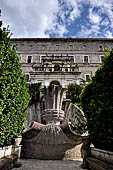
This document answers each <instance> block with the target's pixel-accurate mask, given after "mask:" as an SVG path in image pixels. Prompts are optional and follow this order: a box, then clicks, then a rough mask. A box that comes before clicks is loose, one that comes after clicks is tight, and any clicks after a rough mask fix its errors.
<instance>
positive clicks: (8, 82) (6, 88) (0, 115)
mask: <svg viewBox="0 0 113 170" xmlns="http://www.w3.org/2000/svg"><path fill="white" fill-rule="evenodd" d="M10 36H11V34H10V31H9V29H8V28H7V29H6V28H2V22H1V21H0V146H3V145H9V144H11V142H12V140H13V138H14V137H15V136H18V135H21V133H22V131H23V129H24V122H25V118H26V113H27V112H26V110H27V107H28V103H29V93H28V88H27V86H26V81H25V77H24V75H23V74H22V71H21V66H20V64H19V59H18V57H17V55H16V48H13V49H11V43H10Z"/></svg>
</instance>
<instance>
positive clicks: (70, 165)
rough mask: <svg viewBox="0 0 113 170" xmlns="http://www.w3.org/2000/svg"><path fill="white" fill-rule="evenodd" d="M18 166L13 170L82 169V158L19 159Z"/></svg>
mask: <svg viewBox="0 0 113 170" xmlns="http://www.w3.org/2000/svg"><path fill="white" fill-rule="evenodd" d="M21 163H22V166H21V167H20V168H18V169H17V168H13V170H83V169H82V168H80V165H81V163H82V160H36V159H27V160H21Z"/></svg>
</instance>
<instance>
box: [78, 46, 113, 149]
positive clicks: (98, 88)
mask: <svg viewBox="0 0 113 170" xmlns="http://www.w3.org/2000/svg"><path fill="white" fill-rule="evenodd" d="M81 104H82V108H83V111H84V113H85V116H86V118H87V128H88V131H89V134H90V136H91V140H92V142H93V144H94V145H95V147H97V148H100V149H105V150H109V151H113V49H112V50H111V51H110V52H109V53H108V54H107V55H106V56H105V57H104V60H103V65H102V66H101V67H99V68H98V69H97V71H96V73H95V76H94V77H92V80H91V81H90V82H89V83H88V84H87V85H86V86H85V88H84V90H83V91H82V94H81Z"/></svg>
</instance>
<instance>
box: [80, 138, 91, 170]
mask: <svg viewBox="0 0 113 170" xmlns="http://www.w3.org/2000/svg"><path fill="white" fill-rule="evenodd" d="M90 144H91V141H90V140H89V139H86V140H84V141H83V145H82V147H81V155H82V158H83V162H82V165H81V167H82V168H83V169H86V168H88V167H89V165H88V162H87V159H86V158H87V157H89V156H90V155H91V150H90Z"/></svg>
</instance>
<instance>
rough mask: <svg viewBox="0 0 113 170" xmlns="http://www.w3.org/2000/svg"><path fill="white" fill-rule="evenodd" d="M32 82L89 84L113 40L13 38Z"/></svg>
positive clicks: (24, 69)
mask: <svg viewBox="0 0 113 170" xmlns="http://www.w3.org/2000/svg"><path fill="white" fill-rule="evenodd" d="M11 41H12V47H13V46H14V45H17V55H18V57H19V60H20V63H21V65H22V71H23V73H24V74H25V75H26V78H27V82H28V83H38V82H42V85H46V86H48V85H50V84H51V83H53V82H54V83H55V84H61V85H62V86H63V87H65V86H66V85H68V84H70V83H74V82H75V83H77V84H81V85H82V84H85V83H87V82H88V81H89V76H90V74H92V75H94V73H95V71H96V70H97V67H98V66H100V65H102V60H103V57H104V55H105V52H104V51H105V50H104V49H105V48H108V49H111V48H112V47H113V39H100V38H98V39H97V38H95V39H92V38H89V39H88V38H84V39H81V38H80V39H79V38H13V39H12V40H11Z"/></svg>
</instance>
